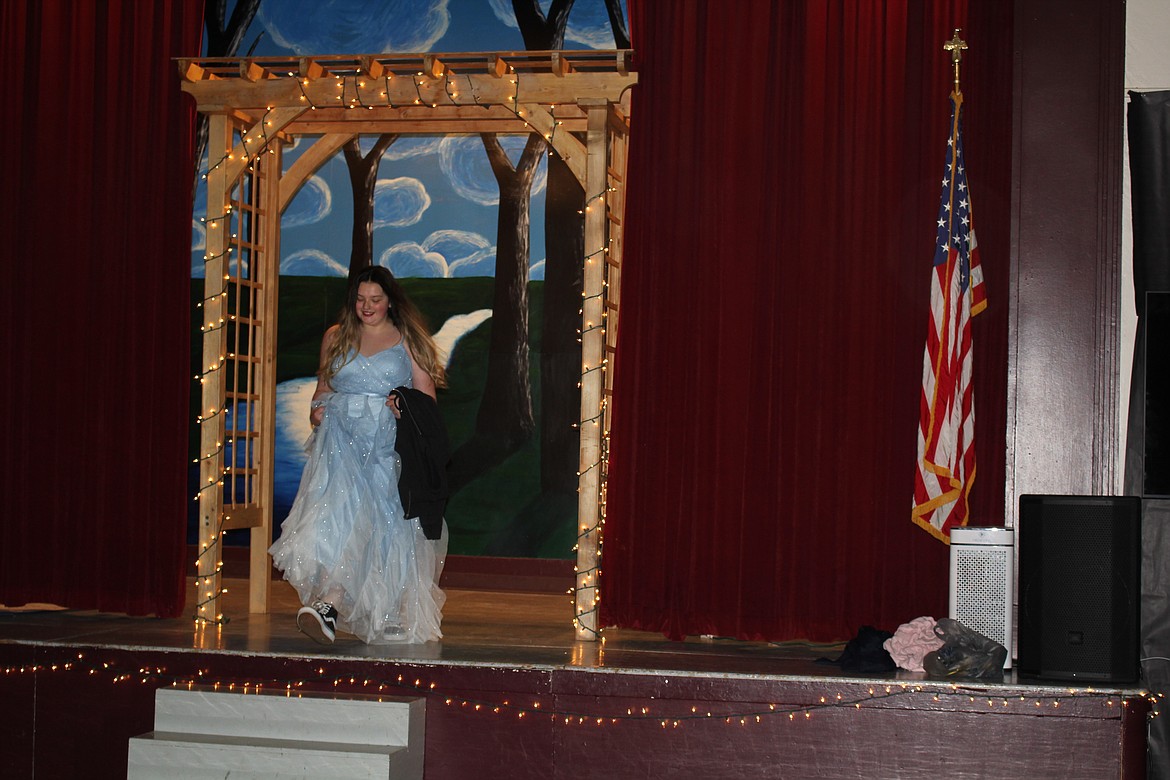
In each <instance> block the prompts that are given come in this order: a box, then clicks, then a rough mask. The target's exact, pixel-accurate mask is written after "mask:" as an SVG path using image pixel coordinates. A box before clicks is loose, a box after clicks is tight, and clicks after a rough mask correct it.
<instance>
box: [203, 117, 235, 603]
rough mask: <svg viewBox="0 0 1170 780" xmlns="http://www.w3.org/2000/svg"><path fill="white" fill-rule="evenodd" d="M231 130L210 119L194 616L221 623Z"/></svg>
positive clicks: (224, 120)
mask: <svg viewBox="0 0 1170 780" xmlns="http://www.w3.org/2000/svg"><path fill="white" fill-rule="evenodd" d="M231 148H232V128H231V124H230V123H229V122H228V118H227V117H226V116H225V115H223V114H212V115H210V116H209V117H208V138H207V153H208V161H209V170H208V172H207V218H206V222H205V225H206V230H207V238H206V241H205V242H204V243H205V245H206V262H205V266H204V268H205V273H204V280H203V365H202V367H201V378H202V385H203V387H202V401H201V403H200V409H199V421H200V424H199V458H200V463H199V554H198V556H199V557H198V558H197V560H196V563H195V599H196V602H195V603H196V608H195V620H196V621H197V622H202V621H211V622H216V621H218V620H219V619H220V618H221V617H222V615H221V613H220V612H219V598H218V597H219V593H220V570H221V568H222V565H221V564H222V560H223V551H222V547H221V541H222V540H221V538H220V515H221V514H222V510H223V490H222V488H221V485H222V483H223V464H224V457H223V449H224V438H225V436H224V399H225V392H226V388H225V386H224V360H225V359H226V352H227V330H226V328H225V327H224V323H225V320H226V317H227V310H226V309H227V307H226V299H225V297H224V293H225V286H224V273H225V268H226V267H227V262H226V261H227V250H228V246H229V243H230V239H231V214H230V212H229V210H228V209H229V205H230V199H229V194H230V193H229V187H230V186H231V180H230V179H229V178H228V172H227V166H226V165H225V164H223V163H224V162H225V161H226V160H225V158H226V156H227V154H228V152H229V150H230V149H231Z"/></svg>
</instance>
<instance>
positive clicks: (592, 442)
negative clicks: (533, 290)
mask: <svg viewBox="0 0 1170 780" xmlns="http://www.w3.org/2000/svg"><path fill="white" fill-rule="evenodd" d="M586 111H587V114H588V131H587V134H586V141H585V145H586V149H587V152H588V156H587V158H586V161H585V269H584V290H583V292H584V300H583V303H582V310H581V430H580V435H581V455H580V460H579V464H578V469H577V473H578V475H579V476H578V478H577V567H576V568H577V572H576V589H575V592H576V599H575V604H576V606H575V612H574V623H575V626H576V630H577V639H579V640H589V641H593V640H596V639H597V638H598V637H599V630H598V626H597V603H598V593H597V574H598V568H599V564H600V560H601V454H602V453H601V423H602V420H601V408H602V399H603V389H604V383H605V368H604V362H603V361H604V360H605V328H604V320H603V316H602V315H603V312H604V306H605V248H606V236H607V224H606V195H607V191H608V188H609V178H608V175H607V164H606V137H607V135H608V127H607V122H608V115H609V110H608V107H607V105H606V102H605V101H601V102H600V104H597V105H589V106H587V107H586Z"/></svg>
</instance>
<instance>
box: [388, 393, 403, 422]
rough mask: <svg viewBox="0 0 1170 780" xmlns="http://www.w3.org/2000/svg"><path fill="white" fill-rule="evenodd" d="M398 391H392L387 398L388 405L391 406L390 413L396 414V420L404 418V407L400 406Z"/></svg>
mask: <svg viewBox="0 0 1170 780" xmlns="http://www.w3.org/2000/svg"><path fill="white" fill-rule="evenodd" d="M398 403H399V401H398V393H391V394H390V395H389V396H387V398H386V405H387V406H389V407H390V413H391V414H393V415H394V419H395V420H400V419H402V409H401V408H399V406H398Z"/></svg>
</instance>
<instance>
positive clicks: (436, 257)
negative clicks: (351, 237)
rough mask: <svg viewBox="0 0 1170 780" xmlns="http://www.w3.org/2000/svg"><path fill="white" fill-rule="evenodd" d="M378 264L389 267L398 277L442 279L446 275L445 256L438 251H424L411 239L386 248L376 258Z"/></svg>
mask: <svg viewBox="0 0 1170 780" xmlns="http://www.w3.org/2000/svg"><path fill="white" fill-rule="evenodd" d="M378 265H381V266H385V267H386V268H389V269H390V273H392V274H394V275H395V276H398V277H409V276H418V277H422V278H426V279H435V278H438V279H444V278H446V276H447V260H446V258H444V257H443V256H442V255H441V254H439V253H438V252H428V251H426V250H425V249H423V248H422V247H421V246H420V245H418V244H416V243H415V242H413V241H402V242H400V243H397V244H395V245H394V246H392V247H390V248H389V249H387V250H386V251H385V252H383V253H382V254H381V256H380V257H379V258H378Z"/></svg>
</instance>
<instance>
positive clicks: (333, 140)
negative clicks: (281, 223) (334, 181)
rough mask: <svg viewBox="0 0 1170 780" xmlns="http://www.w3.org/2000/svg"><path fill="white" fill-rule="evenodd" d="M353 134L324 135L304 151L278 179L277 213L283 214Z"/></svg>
mask: <svg viewBox="0 0 1170 780" xmlns="http://www.w3.org/2000/svg"><path fill="white" fill-rule="evenodd" d="M354 135H355V134H354V133H332V134H329V135H325V136H323V137H322V138H320V139H319V140H317V142H316V143H314V144H313V145H312V146H310V147H309V148H308V149H306V150H305V151H304V153H303V154H302V155H301V156H300V157H298V158H297V161H296V162H295V163H293V164H292V166H291V167H290V168H289V169H288V172H287V173H285V174H284V176H282V177H281V178H280V197H279V198H278V199H277V213H278V214H283V213H284V210H285V209H287V208H288V204H289V203H291V202H292V199H293V198H294V197H295V196H296V194H297V192H299V191H300V189H301V187H303V186H304V184H305V182H306V181H308V180H309V177H310V176H312V175H313V174H314V173H315V172H316V171H317V169H318V168H320V167H321V166H322V165H324V164H325V163H326V162H327V161H328V160H329V159H330V158H332V157H333V155H335V154H337V150H338V149H340V148H341V147H343V146H345V144H346V142H348V141H349V139H351V138H353V137H354Z"/></svg>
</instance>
